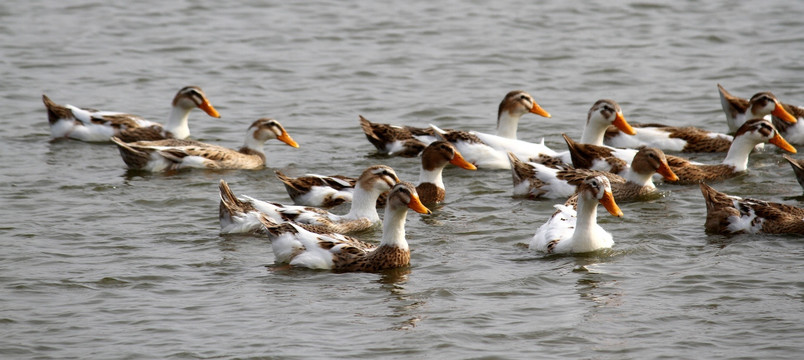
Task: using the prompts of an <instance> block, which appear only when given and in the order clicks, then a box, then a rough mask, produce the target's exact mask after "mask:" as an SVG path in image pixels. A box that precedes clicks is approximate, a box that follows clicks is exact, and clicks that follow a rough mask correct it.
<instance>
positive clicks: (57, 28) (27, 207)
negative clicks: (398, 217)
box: [0, 0, 804, 359]
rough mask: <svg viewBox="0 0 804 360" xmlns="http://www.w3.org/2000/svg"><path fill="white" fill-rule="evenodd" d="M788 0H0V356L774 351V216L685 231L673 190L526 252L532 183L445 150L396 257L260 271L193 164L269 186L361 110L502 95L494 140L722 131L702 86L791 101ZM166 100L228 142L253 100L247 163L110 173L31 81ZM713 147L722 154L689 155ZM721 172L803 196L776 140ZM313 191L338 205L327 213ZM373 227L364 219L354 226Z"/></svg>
mask: <svg viewBox="0 0 804 360" xmlns="http://www.w3.org/2000/svg"><path fill="white" fill-rule="evenodd" d="M803 12H804V3H802V2H793V1H781V0H777V1H764V2H760V3H757V2H739V3H738V2H733V1H726V0H716V1H705V2H704V1H662V2H658V3H653V2H634V1H607V2H605V3H604V4H592V3H591V2H570V1H556V0H553V1H495V2H493V4H488V3H486V2H481V1H393V2H361V3H357V4H347V3H345V2H340V1H308V2H293V1H276V2H263V1H227V2H219V1H210V0H195V1H174V2H164V1H153V0H146V1H129V2H117V3H116V4H111V2H105V1H98V0H88V1H39V0H11V1H5V2H3V3H2V4H0V78H1V79H2V81H0V98H1V99H2V102H0V103H1V104H2V105H3V116H2V117H1V118H0V138H1V139H2V140H0V154H2V155H0V198H1V199H2V208H0V234H2V236H0V240H1V241H2V243H0V246H2V250H0V288H1V289H2V296H0V324H2V325H0V329H2V330H1V331H2V333H0V339H2V340H0V357H2V358H5V359H12V358H13V359H16V358H35V359H69V358H81V359H89V358H94V359H157V358H159V359H198V358H205V359H209V358H214V359H219V358H298V359H310V358H349V359H353V358H378V357H382V358H406V359H407V358H435V357H439V358H520V359H532V358H592V359H647V358H672V359H676V358H689V359H691V358H696V359H697V358H709V359H734V358H798V357H800V356H801V353H802V351H804V345H802V341H801V339H802V335H804V325H802V321H801V320H802V310H804V301H803V300H804V281H802V276H801V271H802V268H803V267H804V266H803V265H804V260H802V258H804V256H802V255H804V250H802V239H801V238H800V237H797V236H767V235H741V236H735V237H731V238H726V237H721V236H709V235H707V234H705V232H704V226H703V224H704V218H705V214H706V212H705V207H704V203H703V199H702V197H701V195H700V191H699V189H698V187H697V186H688V187H681V186H675V187H671V186H663V187H662V190H664V191H666V192H667V196H666V197H664V198H661V199H658V200H655V201H652V202H646V203H630V204H621V208H622V210H623V212H624V213H625V217H624V218H622V219H617V218H614V217H612V216H609V215H608V214H606V213H605V212H602V211H601V212H600V213H599V222H600V223H601V224H602V226H604V227H605V228H606V229H607V230H608V231H610V232H611V233H612V234H613V236H614V238H615V242H616V243H615V245H614V247H613V249H612V250H610V251H603V252H598V253H594V254H593V255H587V256H545V255H543V254H541V253H536V252H532V251H530V250H528V249H527V246H526V244H527V242H528V240H529V238H530V237H531V236H532V234H533V233H534V232H535V230H536V228H537V227H538V226H540V225H541V224H542V223H544V222H545V221H546V220H547V218H548V217H549V216H550V214H551V213H552V210H553V209H552V205H553V203H554V202H553V201H549V200H548V201H532V200H525V199H515V198H512V197H511V190H512V185H511V176H510V173H509V172H508V171H477V172H468V171H465V170H461V169H457V168H454V167H451V168H448V169H446V171H445V182H446V185H447V201H446V203H445V204H444V206H443V207H440V208H438V209H437V211H436V212H435V213H434V214H433V215H429V216H421V215H419V214H414V213H411V214H409V216H408V222H407V235H408V240H409V242H410V244H411V248H412V249H413V254H412V260H411V266H410V267H409V268H406V269H401V270H397V271H389V272H385V273H381V274H366V273H349V274H334V273H331V272H327V271H311V270H304V269H293V270H289V271H281V270H278V269H276V268H275V267H274V256H273V254H272V252H271V248H270V245H269V243H268V242H267V241H266V240H265V239H263V238H260V237H255V236H221V235H219V223H218V218H217V213H218V211H217V201H218V198H217V197H218V192H217V183H218V180H219V179H221V178H223V179H226V180H227V181H228V182H229V183H230V185H231V186H232V188H233V189H234V191H235V192H236V193H238V194H241V193H242V194H249V195H252V196H255V197H257V198H260V199H266V200H275V201H282V202H290V199H289V198H288V197H287V194H286V193H285V190H284V188H283V187H282V185H281V184H280V182H279V181H278V180H277V179H276V178H275V177H274V176H273V172H274V170H276V169H281V170H283V171H285V172H286V173H289V174H290V175H301V174H304V173H308V172H315V173H320V174H335V173H341V174H346V175H353V176H354V175H357V174H359V172H360V171H362V169H364V168H365V167H367V166H369V165H372V164H377V163H383V164H387V165H389V166H391V167H393V168H394V169H396V171H397V173H398V174H399V175H400V177H401V178H402V179H404V180H409V181H416V179H417V178H418V168H419V164H418V161H417V160H416V159H404V158H384V157H380V156H377V155H375V151H374V148H373V147H372V146H371V145H370V144H369V143H368V141H366V140H365V137H364V135H363V134H362V132H361V131H360V128H359V125H358V114H362V115H363V116H365V117H367V118H368V119H370V120H372V121H377V122H387V123H396V124H409V125H417V126H424V125H426V124H428V123H434V124H437V125H440V126H442V127H450V128H459V129H467V130H469V129H472V130H479V131H486V132H493V131H494V124H495V116H496V111H497V105H498V103H499V101H500V99H502V97H503V95H504V94H505V93H506V92H508V91H509V90H514V89H523V90H526V91H529V92H530V93H531V94H533V96H534V97H535V98H536V100H537V101H538V102H539V104H541V105H542V107H543V108H545V109H546V110H547V111H549V112H550V113H552V115H553V117H552V118H551V119H545V118H538V117H536V116H533V115H526V116H525V117H524V118H523V120H522V121H521V123H520V130H519V137H520V138H522V139H529V140H533V141H537V140H538V139H540V138H542V137H544V138H545V139H546V142H547V144H548V145H550V146H552V147H554V148H556V149H561V148H562V147H563V142H562V141H561V137H560V134H561V133H564V132H565V133H568V134H569V135H570V136H572V137H574V138H578V137H580V134H581V129H582V124H583V122H584V120H585V116H586V112H587V110H588V109H589V107H590V106H591V105H592V103H594V101H595V100H597V99H600V98H611V99H615V100H616V101H617V102H619V104H620V105H621V106H622V107H623V109H624V112H625V116H626V118H627V119H628V120H629V121H631V122H662V123H667V124H671V125H696V126H700V127H703V128H707V129H710V130H716V131H726V130H727V128H726V123H725V118H724V116H723V113H722V111H721V110H720V104H719V100H718V94H717V90H716V84H717V83H721V84H723V85H724V86H725V87H726V88H727V89H728V90H730V91H731V92H732V93H734V94H736V95H740V96H744V97H748V96H750V95H752V94H753V93H755V92H758V91H763V90H770V91H773V92H774V93H775V94H776V95H777V96H778V97H779V98H780V99H781V100H782V101H785V102H789V103H794V104H804V65H802V62H801V59H802V58H803V57H804V20H802V13H803ZM185 85H199V86H201V87H202V88H203V89H204V90H205V92H206V93H207V95H208V97H209V99H210V100H211V102H212V103H213V104H214V105H215V107H216V108H217V109H218V110H219V111H220V113H221V114H222V118H221V119H213V118H210V117H207V116H206V115H205V114H203V113H202V112H200V111H197V110H196V111H194V112H193V114H192V115H191V120H190V121H191V123H190V127H191V129H192V131H193V136H194V137H195V138H197V139H200V140H203V141H208V142H213V143H217V144H221V145H225V146H229V147H237V146H239V145H240V144H242V139H243V136H244V133H245V129H246V127H247V126H248V124H250V123H251V122H252V121H253V120H255V119H257V118H260V117H266V116H268V117H274V118H276V119H278V120H279V121H281V122H282V123H283V124H284V125H285V127H286V128H287V130H288V132H289V133H290V134H291V135H292V136H293V137H294V138H295V139H296V140H297V141H298V142H299V144H300V145H301V147H300V148H299V149H293V148H291V147H288V146H284V145H282V144H280V143H278V142H269V143H268V144H266V150H267V151H268V168H266V169H264V170H259V171H225V172H212V171H187V172H181V173H178V174H170V175H160V174H154V175H149V174H142V173H131V172H128V171H126V168H125V165H124V164H123V162H122V160H121V159H120V156H119V154H118V152H117V150H116V149H115V148H114V147H113V146H112V145H108V144H86V143H81V142H77V141H57V142H50V135H49V129H48V124H47V117H46V114H45V111H44V107H43V105H42V103H41V94H42V93H45V94H47V95H49V96H50V97H51V98H52V99H53V100H54V101H56V102H57V103H71V104H74V105H79V106H87V107H94V108H101V109H106V110H118V111H128V112H133V113H137V114H140V115H143V116H145V117H147V118H150V119H154V120H160V121H164V119H166V118H167V115H168V112H169V102H170V100H171V98H172V97H173V95H174V94H175V92H176V91H177V90H178V89H179V88H181V87H182V86H185ZM695 158H696V160H699V161H703V162H712V163H714V162H717V161H719V160H720V159H722V155H698V156H695ZM750 166H751V171H750V172H749V174H748V175H745V176H741V177H738V178H736V179H732V180H729V181H725V182H722V183H719V184H716V185H715V187H716V188H717V189H719V190H722V191H725V192H728V193H731V194H736V195H743V196H751V197H756V198H761V199H766V200H770V201H782V202H787V203H790V204H796V205H799V206H802V198H801V197H799V196H800V195H801V193H802V189H801V187H800V186H799V185H798V184H797V183H796V181H795V179H794V177H793V174H792V171H791V169H790V168H789V166H788V165H787V164H786V163H784V162H783V160H782V159H781V155H780V154H778V153H776V152H774V151H767V152H763V153H758V154H754V155H753V156H752V158H751V162H750ZM334 211H341V212H345V211H346V208H345V207H344V208H337V209H335V210H334ZM378 236H379V231H377V232H374V233H368V234H364V235H363V238H365V239H367V240H371V239H376V238H377V237H378Z"/></svg>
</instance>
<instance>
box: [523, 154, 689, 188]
mask: <svg viewBox="0 0 804 360" xmlns="http://www.w3.org/2000/svg"><path fill="white" fill-rule="evenodd" d="M508 157H509V158H510V160H511V168H512V170H511V171H512V173H513V179H514V196H528V197H532V198H539V197H543V198H548V199H557V198H567V197H569V196H572V194H574V193H575V192H576V190H577V186H576V185H574V184H577V183H578V182H579V181H580V180H581V179H583V178H586V177H589V176H592V175H601V176H605V177H606V178H607V179H608V180H609V182H611V189H612V193H613V194H614V198H615V199H617V201H635V200H639V199H647V198H651V197H654V196H655V195H658V191H657V190H656V185H654V183H653V180H652V177H653V174H655V173H659V174H661V175H662V176H663V177H665V178H666V179H668V180H670V181H673V180H677V177H676V174H674V173H673V170H671V169H670V167H669V165H667V159H666V158H665V155H664V152H662V151H661V150H659V149H656V148H642V149H640V150H639V151H638V152H637V154H636V155H635V156H634V159H633V162H632V163H631V165H630V166H626V167H625V169H624V170H623V171H622V172H621V173H622V176H620V175H617V174H614V173H610V172H607V171H599V170H589V169H580V168H578V169H576V168H573V167H564V168H561V169H555V168H551V167H548V166H545V165H542V164H538V163H529V162H524V161H522V160H519V159H518V158H517V157H516V155H514V154H513V153H508Z"/></svg>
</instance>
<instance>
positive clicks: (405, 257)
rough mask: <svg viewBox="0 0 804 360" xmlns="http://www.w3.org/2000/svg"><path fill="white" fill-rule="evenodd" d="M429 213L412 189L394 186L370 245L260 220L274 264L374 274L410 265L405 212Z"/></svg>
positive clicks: (345, 237) (337, 235)
mask: <svg viewBox="0 0 804 360" xmlns="http://www.w3.org/2000/svg"><path fill="white" fill-rule="evenodd" d="M408 208H410V209H413V210H414V211H416V212H419V213H423V214H426V213H429V212H430V211H429V210H428V209H427V208H426V207H425V206H424V205H423V204H422V203H421V202H420V201H419V199H418V196H417V194H416V189H415V188H414V187H413V185H411V184H409V183H405V182H401V183H399V184H397V185H395V186H394V188H393V189H392V190H391V192H390V194H389V196H388V204H387V205H386V208H385V216H384V221H383V233H382V239H381V241H380V244H379V245H373V244H369V243H366V242H362V241H359V240H357V239H354V238H351V237H348V236H345V235H341V234H332V233H330V234H320V233H315V232H311V231H308V230H306V229H305V228H303V227H301V226H299V225H298V224H294V223H283V224H275V223H274V222H273V221H271V220H270V219H268V218H266V217H265V216H262V217H261V220H262V221H263V225H264V226H265V229H266V232H267V234H268V237H269V239H271V247H272V249H273V251H274V254H275V256H276V261H277V262H280V263H287V264H289V265H291V266H294V267H304V268H310V269H329V270H334V271H338V272H348V271H365V272H376V271H381V270H385V269H392V268H398V267H402V266H406V265H408V264H409V263H410V248H409V245H408V242H407V239H406V236H405V221H406V218H407V209H408Z"/></svg>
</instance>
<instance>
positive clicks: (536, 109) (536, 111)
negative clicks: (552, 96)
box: [530, 101, 553, 118]
mask: <svg viewBox="0 0 804 360" xmlns="http://www.w3.org/2000/svg"><path fill="white" fill-rule="evenodd" d="M530 112H532V113H534V114H536V115H541V116H544V117H546V118H549V117H553V115H550V113H549V112H547V111H544V109H542V107H541V106H539V104H537V103H536V102H535V101H534V102H533V107H532V108H530Z"/></svg>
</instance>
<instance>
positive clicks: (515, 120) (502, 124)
mask: <svg viewBox="0 0 804 360" xmlns="http://www.w3.org/2000/svg"><path fill="white" fill-rule="evenodd" d="M521 117H522V115H512V114H511V113H509V112H508V111H503V112H502V114H500V117H499V118H497V136H500V137H504V138H509V139H516V129H517V127H519V118H521Z"/></svg>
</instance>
